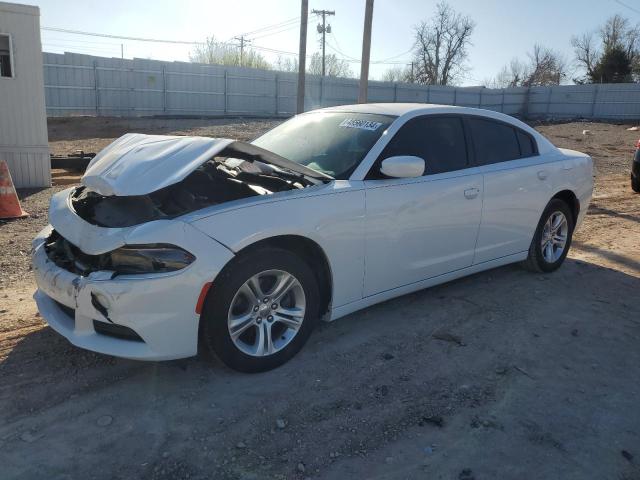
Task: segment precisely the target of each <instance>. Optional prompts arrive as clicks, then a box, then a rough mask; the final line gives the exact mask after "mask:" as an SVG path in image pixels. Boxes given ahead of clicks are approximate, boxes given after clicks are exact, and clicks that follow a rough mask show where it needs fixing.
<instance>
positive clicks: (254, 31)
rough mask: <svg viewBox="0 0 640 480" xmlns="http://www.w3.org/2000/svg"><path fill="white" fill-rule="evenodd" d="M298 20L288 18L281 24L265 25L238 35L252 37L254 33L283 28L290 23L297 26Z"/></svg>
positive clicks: (297, 18) (296, 18)
mask: <svg viewBox="0 0 640 480" xmlns="http://www.w3.org/2000/svg"><path fill="white" fill-rule="evenodd" d="M298 20H300V17H294V18H290V19H289V20H283V21H282V22H278V23H274V24H272V25H267V26H265V27H261V28H258V29H256V30H251V31H250V32H244V33H241V34H240V35H244V36H250V35H252V34H254V33H258V32H262V31H264V30H272V29H274V28H280V27H283V26H285V25H289V24H290V23H293V24H295V25H297V24H298ZM240 35H236V36H240Z"/></svg>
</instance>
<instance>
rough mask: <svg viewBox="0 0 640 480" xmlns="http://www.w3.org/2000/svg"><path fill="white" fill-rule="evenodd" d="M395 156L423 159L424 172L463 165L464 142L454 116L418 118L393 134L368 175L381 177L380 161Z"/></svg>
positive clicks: (453, 168) (465, 159)
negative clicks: (412, 156)
mask: <svg viewBox="0 0 640 480" xmlns="http://www.w3.org/2000/svg"><path fill="white" fill-rule="evenodd" d="M396 155H415V156H417V157H421V158H422V159H424V161H425V175H432V174H435V173H444V172H450V171H453V170H460V169H462V168H466V167H467V145H466V142H465V137H464V129H463V127H462V120H461V119H460V118H458V117H431V118H430V117H419V118H414V119H412V120H409V121H408V122H407V123H406V124H404V125H403V126H402V127H401V128H400V130H398V132H397V133H396V134H395V135H394V137H393V138H392V139H391V141H390V142H389V144H388V145H387V146H386V147H385V149H384V150H383V151H382V154H381V155H380V158H379V159H378V162H376V163H375V164H374V167H373V168H374V170H376V171H375V172H372V173H373V175H371V177H372V178H382V175H381V174H380V173H379V168H380V163H381V162H382V160H384V159H385V158H389V157H393V156H396Z"/></svg>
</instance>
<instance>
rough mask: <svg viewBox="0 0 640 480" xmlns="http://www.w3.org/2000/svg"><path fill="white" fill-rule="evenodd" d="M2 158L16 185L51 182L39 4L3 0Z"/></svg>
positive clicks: (0, 45)
mask: <svg viewBox="0 0 640 480" xmlns="http://www.w3.org/2000/svg"><path fill="white" fill-rule="evenodd" d="M0 160H6V161H7V163H8V164H9V170H10V172H11V176H12V177H13V181H14V183H15V185H16V187H48V186H49V185H50V184H51V163H50V160H49V143H48V137H47V117H46V110H45V103H44V82H43V66H42V44H41V41H40V9H39V8H38V7H33V6H30V5H19V4H16V3H4V2H0Z"/></svg>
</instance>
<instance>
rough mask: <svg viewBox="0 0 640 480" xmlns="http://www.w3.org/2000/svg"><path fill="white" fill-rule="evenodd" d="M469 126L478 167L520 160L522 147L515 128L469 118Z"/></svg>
mask: <svg viewBox="0 0 640 480" xmlns="http://www.w3.org/2000/svg"><path fill="white" fill-rule="evenodd" d="M469 125H470V126H471V134H472V135H473V143H474V145H475V149H476V152H475V154H476V161H477V163H478V165H489V164H491V163H498V162H506V161H507V160H515V159H516V158H520V145H519V144H518V137H517V136H516V130H515V128H513V127H510V126H509V125H506V124H504V123H499V122H494V121H492V120H485V119H482V118H469Z"/></svg>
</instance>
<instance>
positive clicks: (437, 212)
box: [364, 115, 482, 296]
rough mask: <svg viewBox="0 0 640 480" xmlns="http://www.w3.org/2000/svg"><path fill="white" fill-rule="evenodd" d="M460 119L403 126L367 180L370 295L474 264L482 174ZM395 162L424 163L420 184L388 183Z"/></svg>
mask: <svg viewBox="0 0 640 480" xmlns="http://www.w3.org/2000/svg"><path fill="white" fill-rule="evenodd" d="M467 151H468V147H467V140H466V137H465V132H464V129H463V124H462V119H461V118H460V117H459V116H433V115H427V116H424V117H418V118H414V119H412V120H409V121H408V122H407V123H406V124H405V125H403V126H402V127H401V128H400V130H399V131H398V132H397V133H396V135H395V136H394V137H393V138H392V139H391V141H390V142H389V144H388V145H387V147H386V148H385V149H384V150H383V152H382V154H381V155H380V158H378V160H377V161H376V163H374V165H373V167H372V169H371V171H370V172H369V175H368V176H367V178H366V179H365V195H366V222H365V225H366V230H365V238H366V241H365V245H366V246H365V270H366V271H365V282H364V294H365V296H369V295H374V294H376V293H380V292H383V291H385V290H391V289H393V288H397V287H401V286H404V285H408V284H411V283H414V282H418V281H420V280H424V279H427V278H431V277H435V276H438V275H442V274H445V273H448V272H451V271H454V270H458V269H461V268H464V267H468V266H470V265H471V264H472V261H473V253H474V247H475V243H476V237H477V233H478V227H479V224H480V215H481V209H482V175H481V174H480V173H479V171H478V169H477V168H473V167H471V165H470V164H469V161H468V152H467ZM395 155H415V156H419V157H421V158H423V159H424V160H425V163H426V169H425V174H424V176H422V177H418V178H401V179H398V178H385V177H384V176H383V175H382V174H381V173H380V164H381V162H382V160H384V159H385V158H388V157H391V156H395Z"/></svg>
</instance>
